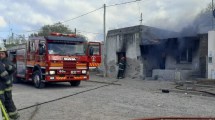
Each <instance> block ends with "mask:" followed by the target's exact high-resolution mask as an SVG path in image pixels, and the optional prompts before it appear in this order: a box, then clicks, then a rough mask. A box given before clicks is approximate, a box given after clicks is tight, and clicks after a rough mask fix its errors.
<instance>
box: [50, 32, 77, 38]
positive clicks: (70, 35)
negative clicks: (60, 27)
mask: <svg viewBox="0 0 215 120" xmlns="http://www.w3.org/2000/svg"><path fill="white" fill-rule="evenodd" d="M51 35H52V36H68V37H76V34H62V33H57V32H52V33H51Z"/></svg>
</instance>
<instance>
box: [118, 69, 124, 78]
mask: <svg viewBox="0 0 215 120" xmlns="http://www.w3.org/2000/svg"><path fill="white" fill-rule="evenodd" d="M124 71H125V70H119V71H118V74H117V79H122V78H124Z"/></svg>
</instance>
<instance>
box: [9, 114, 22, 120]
mask: <svg viewBox="0 0 215 120" xmlns="http://www.w3.org/2000/svg"><path fill="white" fill-rule="evenodd" d="M9 117H10V120H19V118H20V115H19V113H18V112H17V113H16V114H13V115H9Z"/></svg>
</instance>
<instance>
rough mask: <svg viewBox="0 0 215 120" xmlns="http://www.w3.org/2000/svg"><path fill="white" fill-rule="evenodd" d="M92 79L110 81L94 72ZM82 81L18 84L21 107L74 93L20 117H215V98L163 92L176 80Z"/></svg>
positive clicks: (103, 119) (16, 96) (99, 119)
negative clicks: (43, 85)
mask: <svg viewBox="0 0 215 120" xmlns="http://www.w3.org/2000/svg"><path fill="white" fill-rule="evenodd" d="M91 80H93V81H99V82H108V83H111V82H113V81H116V79H107V78H102V77H98V76H95V75H91ZM104 85H106V84H104V83H95V82H82V83H81V86H80V87H70V86H69V83H61V84H53V85H49V86H47V87H46V88H44V89H35V88H34V87H33V86H32V85H28V84H27V85H26V84H25V85H22V84H15V85H14V89H13V97H14V101H15V103H16V105H17V108H18V109H21V108H24V107H27V106H30V105H34V104H37V103H41V102H45V101H49V100H53V99H56V98H59V97H63V96H68V95H71V94H75V93H78V92H81V91H86V90H91V89H94V88H98V87H100V88H98V89H94V90H91V91H88V92H83V93H81V94H77V95H75V96H71V97H67V98H65V99H61V100H58V101H54V102H50V103H46V104H42V105H39V106H37V107H32V108H28V109H25V110H21V111H19V112H20V114H21V120H59V119H60V120H113V119H116V120H128V119H135V118H143V117H160V116H193V117H200V116H201V117H205V116H207V117H215V105H214V104H215V97H205V96H200V95H193V94H189V93H186V92H170V93H162V92H161V91H160V89H164V88H165V89H174V86H175V85H174V83H172V82H166V81H144V80H138V79H128V78H127V79H120V80H119V81H118V82H117V85H106V86H104Z"/></svg>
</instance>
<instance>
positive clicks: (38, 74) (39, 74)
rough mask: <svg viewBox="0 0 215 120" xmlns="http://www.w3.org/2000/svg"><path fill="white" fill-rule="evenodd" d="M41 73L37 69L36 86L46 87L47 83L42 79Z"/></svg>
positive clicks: (34, 76) (34, 75)
mask: <svg viewBox="0 0 215 120" xmlns="http://www.w3.org/2000/svg"><path fill="white" fill-rule="evenodd" d="M41 80H42V78H41V73H40V72H39V71H35V72H34V74H33V82H34V86H35V87H36V88H44V87H45V83H44V82H42V81H41Z"/></svg>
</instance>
